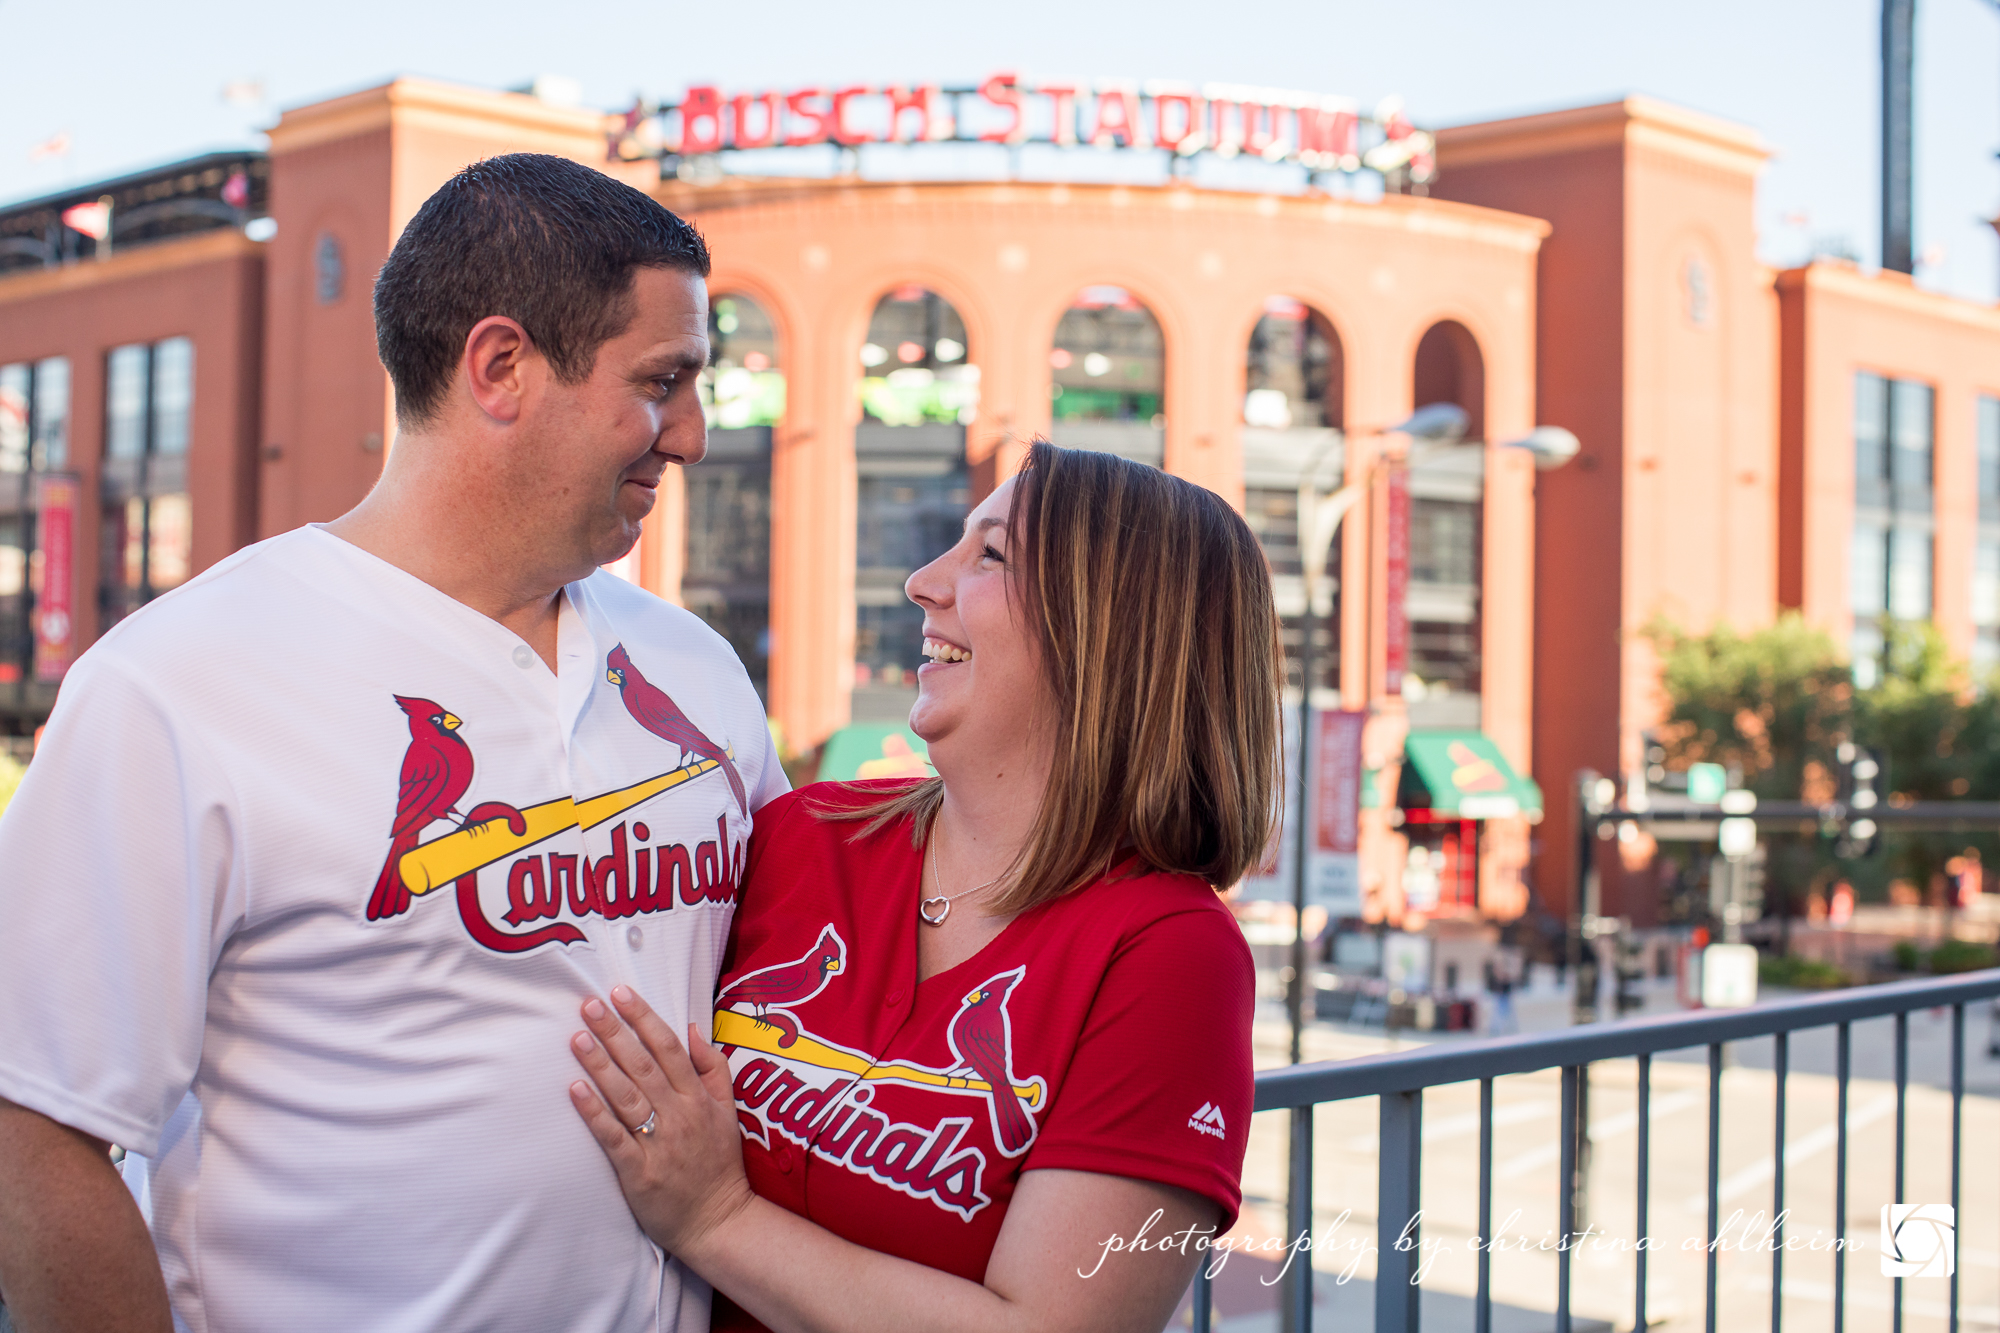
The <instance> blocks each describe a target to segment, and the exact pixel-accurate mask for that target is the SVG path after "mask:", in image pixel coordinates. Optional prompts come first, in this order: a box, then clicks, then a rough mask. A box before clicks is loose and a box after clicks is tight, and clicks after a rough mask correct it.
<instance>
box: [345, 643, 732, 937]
mask: <svg viewBox="0 0 2000 1333" xmlns="http://www.w3.org/2000/svg"><path fill="white" fill-rule="evenodd" d="M607 678H608V679H609V680H610V682H611V683H612V684H614V685H616V686H618V687H619V693H620V696H621V697H622V699H623V700H624V702H625V706H626V709H627V711H628V712H629V713H630V714H631V716H632V718H633V720H634V721H635V722H637V723H638V724H639V725H640V726H642V727H644V728H645V729H646V730H647V731H649V732H652V733H653V734H654V735H656V736H658V737H660V738H661V739H663V740H666V741H668V742H669V743H671V744H673V745H674V746H676V747H677V748H678V749H679V750H680V752H681V758H682V763H681V764H680V765H679V766H678V767H676V768H673V769H669V770H668V771H666V772H664V773H659V774H655V775H654V776H652V777H649V778H646V779H645V780H643V781H641V782H636V783H633V784H632V785H631V786H628V787H622V788H619V789H618V790H616V791H610V792H606V793H604V794H603V795H600V796H593V797H589V798H586V799H583V800H577V799H575V798H573V797H570V796H559V797H557V798H555V799H554V800H549V801H543V802H540V803H538V804H535V805H529V806H523V807H518V808H517V807H515V806H513V805H510V804H508V803H507V802H505V801H486V802H483V803H481V804H479V805H476V806H474V807H473V808H472V809H471V810H470V811H465V812H461V811H460V810H459V808H458V807H459V804H460V802H462V801H463V800H464V799H465V795H466V792H467V791H468V790H470V789H471V786H472V779H473V769H474V765H473V758H472V748H471V746H470V745H468V744H467V743H466V740H465V738H464V737H463V736H462V735H460V734H459V733H460V729H461V728H462V727H463V726H464V725H465V724H464V722H463V721H462V720H461V719H460V718H459V717H458V716H457V715H456V714H454V713H453V712H451V711H450V710H449V709H447V708H445V707H444V706H443V705H442V704H440V703H437V702H436V701H434V700H431V699H424V698H419V697H416V696H413V695H400V694H399V695H396V696H394V698H395V701H396V706H397V707H398V708H400V709H402V711H403V715H404V718H405V720H406V721H407V723H408V727H409V736H410V740H409V747H408V748H407V749H406V750H405V751H404V753H403V764H402V769H401V771H400V773H399V775H398V779H397V791H396V813H395V818H394V820H393V822H392V824H391V826H390V831H389V854H388V857H387V859H386V860H384V861H383V863H382V870H381V873H380V874H378V875H377V876H376V879H375V887H374V890H373V891H372V892H371V893H370V894H369V898H368V906H367V913H366V915H367V919H368V920H370V921H382V920H387V919H390V918H393V917H397V916H401V915H402V914H403V913H405V912H408V911H409V910H410V907H411V903H412V900H413V899H415V898H418V897H421V896H423V895H424V894H427V893H429V892H431V891H432V890H434V889H436V888H439V887H441V886H443V885H445V884H452V885H454V886H455V887H456V889H457V895H458V904H459V911H460V915H461V916H462V917H463V918H464V921H465V926H466V929H467V930H468V931H469V932H470V933H471V935H472V937H473V938H474V939H475V940H476V941H477V942H478V943H480V944H482V945H484V946H486V947H487V948H489V949H493V950H495V951H497V952H501V953H522V952H525V951H527V950H529V949H534V948H537V947H539V946H541V945H544V944H578V943H583V942H585V940H586V936H585V935H584V933H583V932H582V931H581V930H579V929H578V928H577V927H576V926H575V925H573V924H571V923H569V922H567V921H559V920H551V924H547V925H541V926H536V927H534V928H532V929H528V930H520V931H513V930H505V929H502V928H501V926H500V925H499V924H497V923H496V922H495V921H494V920H492V919H490V918H489V917H488V914H487V913H486V911H485V910H484V908H483V907H482V906H481V904H480V901H479V873H480V871H482V870H484V869H485V868H486V867H488V866H492V865H495V864H497V863H499V862H501V861H505V860H507V859H508V858H510V857H517V856H518V854H519V853H521V852H524V851H526V850H527V849H529V848H530V847H533V846H534V845H535V844H538V843H541V842H544V841H546V840H547V839H549V838H551V837H554V836H555V835H557V834H560V833H563V832H566V831H568V830H570V829H583V830H588V829H592V828H595V827H597V826H598V825H600V824H605V823H609V822H611V821H613V820H617V819H619V817H620V816H622V815H624V814H626V813H627V812H628V811H631V810H633V809H634V807H636V806H639V805H640V804H642V803H644V802H646V801H649V800H651V799H652V798H653V797H655V796H658V795H660V794H661V793H662V792H666V791H670V790H672V789H673V788H675V787H678V786H681V785H682V784H684V783H687V782H690V781H692V780H694V779H696V778H699V777H702V776H704V775H706V774H708V773H713V772H717V771H718V770H719V771H720V772H721V773H722V774H723V776H724V777H725V778H726V779H727V780H728V782H729V786H730V792H731V794H732V795H733V796H734V797H735V803H736V805H737V808H738V811H739V813H747V806H748V802H747V797H746V794H745V792H744V788H743V779H742V777H741V775H740V774H738V772H737V770H736V764H735V760H734V757H733V755H732V754H731V752H730V751H729V750H728V749H726V748H725V747H723V746H719V745H717V744H716V743H715V742H714V741H712V740H710V739H709V738H708V737H707V736H705V735H704V734H703V733H702V732H701V730H700V729H699V728H698V727H696V726H695V725H694V724H693V723H692V722H690V721H689V720H688V718H687V716H686V715H685V714H684V713H682V712H681V710H680V709H679V708H678V707H677V706H675V704H674V702H673V700H672V699H670V698H668V697H667V696H666V694H665V693H664V692H662V691H661V690H659V689H658V688H656V687H655V686H653V685H651V684H650V683H649V682H647V680H646V679H645V677H644V676H642V675H640V674H639V672H638V671H637V669H636V668H634V667H633V666H632V663H631V659H630V658H629V657H628V656H627V655H626V653H625V649H624V647H623V645H620V646H619V647H617V648H614V649H613V650H612V651H611V653H610V655H609V659H608V667H607ZM440 823H444V824H447V825H449V826H450V827H449V830H448V831H446V832H444V833H441V834H438V835H437V836H434V837H431V838H430V839H429V840H425V837H424V835H425V834H426V833H428V832H430V831H431V830H432V829H433V827H434V826H436V825H438V824H440ZM650 836H651V831H650V830H649V828H648V827H647V825H646V824H645V823H643V822H634V823H632V824H630V826H629V828H628V826H627V824H625V823H624V822H620V823H618V824H617V825H616V826H615V827H614V828H613V829H612V830H611V834H610V846H611V854H610V855H609V856H604V857H600V858H597V859H595V860H593V859H591V858H589V857H579V856H577V855H574V854H563V853H559V852H550V853H548V854H546V855H543V854H530V855H529V856H526V857H523V858H520V859H516V860H514V862H513V864H512V865H510V866H509V867H508V879H507V890H508V900H509V910H508V911H507V912H506V913H505V915H504V917H503V918H502V920H504V921H505V923H506V924H507V925H510V926H518V925H522V924H524V923H527V922H532V921H535V920H537V919H541V918H549V919H553V918H556V917H558V916H560V915H561V912H562V909H563V908H564V907H565V906H567V908H568V909H569V911H570V913H571V915H572V916H576V917H585V916H591V915H597V916H602V917H605V918H606V919H611V920H615V919H617V918H619V917H624V916H630V915H633V914H634V913H639V912H655V911H666V910H672V909H673V908H674V907H675V906H676V904H680V905H683V906H688V907H694V906H698V905H704V904H708V905H725V906H726V905H728V904H731V903H734V901H735V899H736V887H737V885H738V883H739V882H740V881H741V878H742V867H743V853H744V849H743V844H742V840H741V839H740V838H738V839H734V840H732V839H731V837H730V834H729V825H728V820H727V818H726V817H718V818H717V820H716V837H715V838H714V839H713V840H710V841H700V842H696V843H694V844H692V845H685V844H679V843H669V842H662V843H661V844H660V845H659V846H656V847H645V846H643V845H642V846H639V847H637V848H636V849H635V848H633V847H632V845H631V844H632V843H634V842H637V843H640V844H643V843H644V842H645V841H646V840H647V839H648V838H649V837H650Z"/></svg>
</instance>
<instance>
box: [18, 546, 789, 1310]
mask: <svg viewBox="0 0 2000 1333" xmlns="http://www.w3.org/2000/svg"><path fill="white" fill-rule="evenodd" d="M557 667H558V669H557V670H555V671H551V670H550V669H549V667H548V666H547V665H545V664H544V662H543V661H542V659H541V658H540V657H539V656H538V655H537V654H536V653H534V652H533V651H532V650H531V649H530V648H529V647H528V646H527V645H526V644H525V643H523V642H522V641H521V640H520V639H519V638H517V637H516V636H515V635H514V634H513V633H512V632H511V631H509V630H508V629H506V628H505V627H504V626H502V625H499V624H498V623H496V622H494V621H493V620H490V619H488V618H487V617H486V616H483V615H481V614H479V613H478V612H476V611H474V610H472V609H471V608H469V607H467V606H464V605H462V604H461V603H459V602H456V601H454V600H452V599H451V598H449V597H447V596H445V595H444V594H443V593H440V592H438V591H437V590H436V589H434V588H432V587H430V586H429V585H428V584H425V583H423V582H422V581H420V580H418V579H416V578H414V577H412V576H411V575H409V574H406V573H404V572H403V571H402V570H399V569H397V568H395V567H394V566H391V565H389V564H386V563H384V562H383V561H381V560H378V559H376V558H375V557H374V556H371V555H369V554H367V553H365V552H363V551H361V550H359V549H357V548H356V547H354V546H351V545H349V544H348V543H346V542H343V541H341V540H339V539H338V538H336V537H334V536H332V535H331V534H329V533H327V532H324V531H321V530H319V529H316V528H306V529H301V530H299V531H297V532H293V533H289V534H287V535H285V536H282V537H277V538H274V539H272V540H271V541H268V542H264V543H262V544H260V545H258V546H254V547H251V548H249V549H248V550H245V551H243V552H240V553H238V554H237V555H236V556H233V557H232V558H230V559H229V560H227V561H224V562H223V563H222V564H221V565H219V566H217V567H216V568H215V569H213V570H211V571H209V572H208V573H207V574H205V575H203V576H202V577H201V578H199V579H196V580H194V581H193V582H190V583H189V584H187V585H185V586H184V587H182V588H181V589H179V590H177V591H175V592H173V593H170V594H168V595H167V596H165V597H163V598H161V599H160V600H159V601H157V602H154V603H153V604H151V605H149V606H147V607H146V608H145V609H144V610H141V611H140V612H138V613H137V614H136V615H134V616H131V617H129V618H128V619H126V620H124V621H122V622H121V623H120V624H119V625H118V626H117V627H116V628H114V629H113V630H111V632H110V633H108V634H107V635H105V636H104V638H103V640H102V641H101V642H99V643H98V644H97V645H96V646H94V647H93V648H92V649H91V650H90V651H89V652H88V653H86V654H84V656H83V658H82V659H81V660H80V661H79V662H78V664H77V665H76V667H75V669H74V670H72V671H71V673H70V675H69V679H68V680H67V681H66V682H65V683H64V685H63V689H62V696H61V701H60V702H59V703H58V704H57V705H56V709H55V715H54V717H53V718H52V719H51V720H50V723H49V728H48V731H47V733H46V735H45V736H44V738H43V742H42V747H41V751H40V752H39V753H38V754H37V755H36V757H35V760H34V763H33V764H31V765H30V766H29V770H28V775H27V778H26V780H25V781H24V782H23V783H22V785H21V788H20V791H19V793H18V795H17V796H16V797H15V798H14V802H13V805H12V807H11V808H10V809H9V810H8V811H7V814H6V817H5V819H4V820H0V915H4V918H5V920H6V922H7V925H6V927H5V929H3V930H0V1097H6V1098H8V1099H10V1100H12V1101H15V1102H18V1103H20V1104H22V1105H24V1106H28V1107H31V1108H33V1109H34V1110H37V1111H40V1112H42V1113H43V1114H45V1115H48V1116H50V1117H52V1118H54V1119H56V1120H58V1121H61V1122H63V1123H65V1124H69V1125H73V1126H76V1127H77V1128H79V1129H82V1130H84V1131H86V1132H88V1133H91V1134H94V1135H97V1136H99V1137H101V1138H104V1139H108V1140H110V1141H112V1142H114V1143H120V1144H123V1145H125V1146H126V1147H127V1148H129V1149H131V1150H133V1151H134V1152H135V1153H136V1154H139V1156H135V1157H132V1158H128V1159H127V1161H128V1168H127V1172H126V1178H127V1180H128V1181H130V1182H131V1183H132V1184H133V1186H134V1189H135V1192H137V1193H138V1194H140V1196H141V1198H142V1204H143V1205H144V1206H145V1207H146V1208H147V1209H148V1215H149V1220H150V1222H151V1225H152V1227H153V1234H154V1238H155V1241H156V1243H157V1245H158V1248H159V1251H160V1257H161V1262H162V1267H163V1269H164V1271H165V1273H166V1277H167V1282H168V1290H169V1293H170V1295H171V1297H172V1301H173V1306H174V1311H175V1315H176V1318H177V1321H178V1323H179V1325H180V1326H181V1327H182V1328H184V1329H188V1330H193V1331H194V1333H233V1331H235V1330H265V1329H285V1330H287V1333H299V1331H301V1330H317V1329H327V1330H340V1333H351V1331H353V1330H362V1329H366V1330H369V1333H389V1331H406V1333H418V1330H422V1331H423V1333H433V1331H435V1330H453V1329H465V1330H470V1329H519V1330H523V1333H543V1331H544V1330H550V1329H562V1330H575V1331H577V1333H581V1331H582V1330H594V1331H599V1333H639V1330H646V1331H647V1333H655V1331H656V1330H661V1329H670V1328H674V1327H676V1326H677V1324H678V1326H679V1327H681V1328H683V1329H693V1330H697V1331H698V1330H699V1329H700V1328H701V1327H702V1326H703V1324H704V1321H705V1318H706V1297H707V1291H706V1287H705V1286H704V1284H702V1283H701V1282H700V1281H698V1280H696V1279H687V1280H686V1281H683V1278H682V1273H681V1270H680V1269H679V1267H678V1266H677V1265H673V1264H669V1263H667V1262H666V1261H665V1260H664V1259H663V1258H662V1256H661V1255H660V1253H659V1251H658V1250H657V1249H656V1248H655V1247H654V1246H653V1245H652V1244H651V1243H650V1242H649V1241H647V1239H646V1237H645V1236H644V1234H643V1233H642V1232H641V1231H640V1230H639V1228H638V1226H637V1224H636V1223H635V1222H634V1221H633V1220H632V1217H631V1214H630V1211H629V1210H628V1209H627V1208H626V1206H625V1202H624V1200H623V1198H622V1197H621V1196H620V1194H619V1191H618V1185H617V1180H616V1178H615V1176H614V1175H613V1173H612V1171H611V1169H610V1166H609V1164H608V1163H607V1162H606V1161H605V1159H604V1155H603V1153H602V1152H600V1151H599V1150H598V1147H597V1145H596V1143H595V1142H594V1141H593V1140H592V1139H591V1137H590V1135H589V1133H588V1131H587V1130H586V1129H585V1127H584V1125H583V1123H582V1122H581V1121H580V1120H579V1119H578V1118H577V1115H576V1112H575V1111H574V1110H573V1109H572V1107H571V1106H570V1102H569V1096H568V1092H567V1088H568V1085H569V1083H570V1082H571V1081H572V1080H573V1079H575V1078H576V1077H577V1073H578V1070H577V1066H576V1063H575V1060H574V1057H572V1056H571V1054H570V1052H569V1047H568V1037H569V1034H570V1033H571V1032H573V1031H575V1030H576V1027H577V1023H578V1021H579V1020H578V1017H577V1006H578V1004H579V1003H580V1002H581V1001H582V999H583V998H584V997H585V996H587V995H592V994H602V993H603V992H604V991H605V990H606V989H607V988H609V987H610V986H612V985H614V984H616V983H619V982H624V983H626V984H628V985H630V986H632V987H633V988H634V989H636V990H638V991H639V992H641V993H642V994H644V995H645V996H646V997H647V998H648V999H649V1000H650V1002H651V1003H652V1004H653V1005H654V1006H655V1007H657V1008H658V1009H659V1010H660V1012H661V1013H662V1014H663V1015H665V1016H666V1017H667V1018H668V1020H669V1021H672V1022H683V1021H686V1020H688V1019H691V1018H692V1019H699V1018H701V1017H702V1016H703V1015H705V1014H707V1013H709V1012H710V1008H711V1001H712V997H713V996H714V993H715V981H716V977H717V975H718V972H719V969H720V964H721V961H722V956H723V949H724V946H725V944H726V943H727V939H728V928H729V922H730V919H731V917H732V915H733V914H734V909H735V899H736V890H737V884H738V881H739V879H740V876H741V871H742V866H743V859H744V855H745V849H746V846H747V843H748V839H749V833H750V815H751V813H752V812H753V811H754V810H755V809H756V808H757V807H758V806H759V805H761V804H763V803H764V802H765V801H767V800H769V799H770V798H771V797H772V796H774V795H776V794H778V793H780V792H782V791H783V790H784V774H783V771H782V769H780V767H779V765H778V762H777V759H776V757H775V755H774V754H773V751H772V746H771V742H770V736H769V733H768V731H767V730H766V726H765V721H764V714H763V710H762V708H761V707H760V706H759V704H758V700H757V696H756V693H755V691H754V690H753V689H752V688H751V686H750V683H749V681H748V679H747V678H746V677H745V675H744V673H743V669H742V667H741V665H740V664H739V663H738V662H737V660H736V658H735V656H734V655H733V654H732V653H731V652H730V650H729V648H728V646H727V645H726V644H725V643H724V642H723V641H722V640H721V639H720V638H719V637H718V636H716V635H715V634H713V633H711V632H710V631H709V630H708V629H707V628H706V627H705V626H703V625H702V624H701V623H700V622H699V621H698V620H697V619H696V618H695V617H693V616H692V615H689V614H688V613H686V612H684V611H681V610H679V609H677V608H674V607H671V606H668V605H666V604H665V603H663V602H661V601H659V600H658V599H657V598H654V597H652V596H651V595H649V594H647V593H645V592H642V591H641V590H639V589H638V588H635V587H633V586H632V585H630V584H628V583H625V582H623V581H621V580H619V579H616V578H614V577H612V576H611V575H609V574H598V575H595V576H593V577H591V578H589V579H586V580H584V581H582V582H579V583H574V584H571V585H570V586H569V587H568V588H567V589H565V591H564V596H563V605H562V608H561V612H560V617H559V623H558V628H557ZM635 702H636V703H640V704H642V705H643V707H642V708H640V709H638V710H636V711H635V707H634V704H635ZM641 712H643V714H644V715H643V717H642V716H641V715H640V713H641Z"/></svg>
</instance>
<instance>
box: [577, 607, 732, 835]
mask: <svg viewBox="0 0 2000 1333" xmlns="http://www.w3.org/2000/svg"><path fill="white" fill-rule="evenodd" d="M604 678H605V679H606V680H608V681H610V682H611V683H612V684H613V685H616V686H617V687H618V697H619V698H620V699H622V700H623V701H624V703H625V711H626V712H628V713H630V714H631V715H632V720H633V721H634V722H637V723H638V724H639V725H640V726H642V727H644V728H645V729H646V730H648V731H650V732H652V733H653V734H654V735H655V736H658V737H659V738H660V739H661V740H663V741H665V742H666V743H667V744H669V745H673V746H678V747H679V749H680V751H681V753H682V754H685V755H688V756H691V757H694V758H700V759H713V760H715V762H716V763H718V764H720V765H721V766H722V775H723V776H724V777H726V778H728V779H729V791H730V794H731V795H732V796H734V797H735V798H736V809H737V812H738V813H739V814H748V813H750V801H749V798H748V797H747V796H746V795H745V794H744V791H743V777H742V775H741V774H739V773H738V772H737V771H736V760H735V758H734V757H733V756H732V755H730V753H729V752H728V751H727V750H725V749H723V748H722V747H721V746H720V745H717V744H716V743H715V742H714V741H712V740H710V739H709V738H708V737H706V736H704V735H702V733H701V728H699V727H697V726H696V725H695V724H694V723H692V722H690V721H688V718H687V714H686V713H683V712H682V711H681V710H680V709H679V707H677V706H676V705H675V703H674V701H673V700H672V699H669V698H668V697H667V693H666V691H665V690H662V689H661V688H660V687H659V686H657V685H655V684H653V683H652V682H651V681H649V680H647V679H646V678H645V677H644V676H642V675H640V674H639V668H638V667H635V666H633V665H632V659H631V658H630V657H629V656H627V655H626V652H625V645H624V644H622V643H621V644H619V645H618V646H617V647H615V648H613V649H612V650H611V652H610V655H609V656H607V657H606V658H605V665H604Z"/></svg>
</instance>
